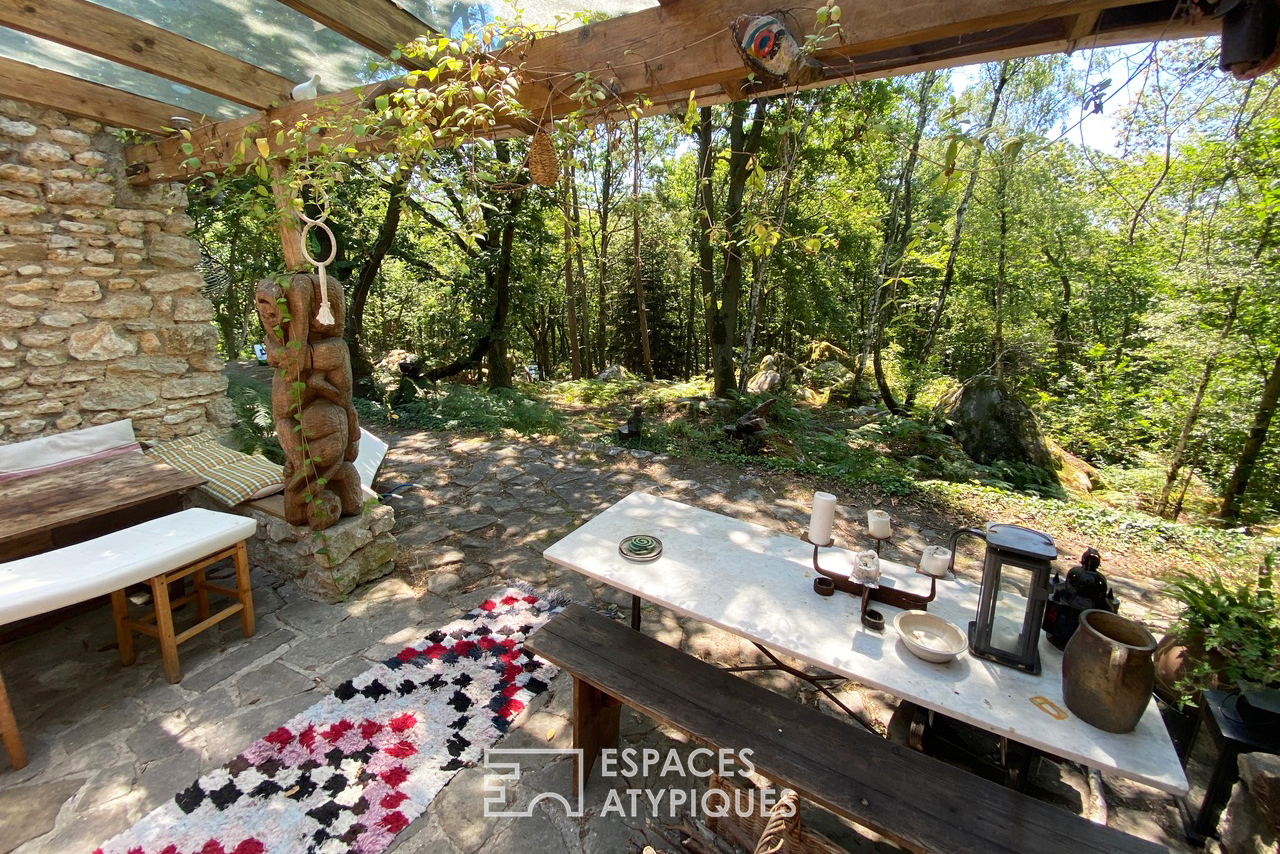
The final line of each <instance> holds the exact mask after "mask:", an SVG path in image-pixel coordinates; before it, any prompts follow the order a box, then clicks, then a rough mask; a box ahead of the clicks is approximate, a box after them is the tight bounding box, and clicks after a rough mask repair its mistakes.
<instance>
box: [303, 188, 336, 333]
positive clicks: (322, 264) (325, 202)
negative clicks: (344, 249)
mask: <svg viewBox="0 0 1280 854" xmlns="http://www.w3.org/2000/svg"><path fill="white" fill-rule="evenodd" d="M316 195H317V196H318V198H319V199H320V201H319V205H320V216H318V217H316V218H315V219H312V218H311V217H309V216H307V214H306V212H305V211H299V212H298V216H299V217H301V218H302V221H303V222H305V223H306V225H304V226H303V227H302V235H301V236H300V237H299V238H298V239H299V242H300V243H301V244H302V257H303V258H305V259H306V260H307V263H309V264H312V265H314V266H315V268H316V274H317V275H318V276H319V278H320V310H319V311H318V312H316V320H318V321H320V322H321V323H323V324H325V325H328V324H331V323H333V309H332V308H330V306H329V272H328V267H329V265H330V264H332V263H333V259H334V258H336V257H338V241H337V239H336V238H334V236H333V231H331V230H330V229H329V226H328V225H327V224H325V220H326V219H328V218H329V196H328V194H327V193H325V192H324V191H323V190H321V189H318V188H317V189H316ZM312 229H319V230H320V231H322V232H324V235H325V237H326V238H328V240H329V257H328V258H325V259H324V260H323V261H319V260H317V259H315V258H313V257H311V250H310V249H308V248H307V237H308V236H309V235H310V234H311V231H312Z"/></svg>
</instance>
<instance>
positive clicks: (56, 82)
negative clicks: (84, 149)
mask: <svg viewBox="0 0 1280 854" xmlns="http://www.w3.org/2000/svg"><path fill="white" fill-rule="evenodd" d="M0 97H5V98H12V99H14V100H17V101H26V102H27V103H30V104H35V105H36V106H39V107H46V108H48V109H51V110H58V111H59V112H63V113H68V114H70V115H73V116H83V117H85V118H89V119H94V120H95V121H99V122H102V123H104V124H108V125H112V126H114V127H126V128H133V129H134V130H141V131H146V132H148V133H156V134H168V133H172V132H173V127H174V125H176V124H178V123H179V122H178V121H176V119H185V120H186V121H188V122H190V123H191V124H192V125H200V124H203V123H204V122H205V121H207V119H206V118H205V117H204V116H203V115H201V114H200V113H194V112H192V111H190V110H185V109H183V108H182V107H176V106H174V105H173V104H166V103H164V102H162V101H153V100H151V99H150V98H144V97H142V96H141V95H134V94H132V93H130V92H123V91H121V90H119V89H112V88H111V87H109V86H103V85H101V84H99V83H89V82H87V81H85V80H80V79H79V78H76V77H71V76H69V75H66V74H59V73H58V72H56V71H48V70H46V69H44V68H37V67H36V66H34V65H27V64H26V63H25V62H18V61H17V60H13V59H6V58H3V57H0Z"/></svg>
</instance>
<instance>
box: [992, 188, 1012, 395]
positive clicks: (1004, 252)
mask: <svg viewBox="0 0 1280 854" xmlns="http://www.w3.org/2000/svg"><path fill="white" fill-rule="evenodd" d="M1007 185H1008V177H1007V175H1006V174H1005V170H1004V168H1003V167H1001V169H1000V183H999V185H998V187H997V188H996V189H997V194H998V196H999V198H1000V248H999V250H998V251H997V253H996V293H995V300H994V302H995V312H996V324H995V325H996V328H995V333H994V335H993V336H992V349H994V350H995V371H996V379H998V380H1003V379H1004V289H1005V283H1006V282H1007V276H1008V263H1009V248H1008V242H1009V209H1008V206H1007V205H1006V204H1005V201H1006V199H1005V190H1006V189H1007Z"/></svg>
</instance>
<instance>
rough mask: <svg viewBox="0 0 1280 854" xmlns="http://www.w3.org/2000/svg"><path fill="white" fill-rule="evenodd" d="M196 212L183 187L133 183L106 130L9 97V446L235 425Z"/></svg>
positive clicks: (1, 314) (4, 193) (1, 331)
mask: <svg viewBox="0 0 1280 854" xmlns="http://www.w3.org/2000/svg"><path fill="white" fill-rule="evenodd" d="M186 204H187V196H186V190H185V188H184V187H182V186H181V185H178V184H171V185H157V186H152V187H139V188H134V187H131V186H129V185H128V183H127V181H126V180H125V177H124V156H123V145H122V144H121V143H120V142H119V141H118V140H117V139H116V138H115V137H114V136H113V135H112V134H111V133H110V132H109V131H108V130H107V129H105V128H103V127H102V126H101V125H99V124H98V123H96V122H93V121H89V120H87V119H70V118H68V117H66V116H64V115H62V114H61V113H58V112H54V111H52V110H44V109H41V108H39V107H33V106H30V105H28V104H23V103H18V102H14V101H6V100H0V443H3V442H12V441H17V440H20V439H25V438H31V437H34V436H39V435H42V434H48V433H58V432H62V431H65V430H72V429H75V428H77V427H81V426H88V425H90V424H105V423H107V422H111V421H117V420H120V419H122V418H132V419H133V424H134V430H135V432H136V433H137V435H138V437H139V438H140V439H167V438H172V437H175V436H185V435H190V434H193V433H199V432H201V431H202V430H205V429H207V428H209V427H210V426H212V427H215V428H223V427H227V426H229V425H230V424H231V422H232V418H233V414H232V411H231V404H230V402H229V401H228V400H227V399H226V397H225V395H224V392H225V390H226V387H227V380H226V377H224V376H223V374H222V366H223V363H222V359H221V358H219V356H218V349H217V345H218V337H217V333H216V331H215V330H214V328H213V327H212V325H210V322H209V321H210V320H211V319H212V317H213V308H212V306H211V305H210V304H209V301H208V300H207V299H205V298H204V297H203V296H202V295H201V294H200V291H199V288H200V286H201V284H202V279H201V277H200V275H199V273H197V272H196V271H195V265H196V263H197V262H198V261H199V250H198V248H197V245H196V243H195V241H194V240H192V239H191V238H190V237H189V236H188V232H189V231H190V230H191V226H192V222H191V219H190V218H189V217H188V216H187V215H186Z"/></svg>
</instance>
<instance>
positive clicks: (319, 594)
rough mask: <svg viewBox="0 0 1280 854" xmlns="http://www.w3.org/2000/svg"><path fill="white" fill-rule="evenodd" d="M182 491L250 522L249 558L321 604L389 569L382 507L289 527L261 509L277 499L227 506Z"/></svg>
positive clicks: (392, 549)
mask: <svg viewBox="0 0 1280 854" xmlns="http://www.w3.org/2000/svg"><path fill="white" fill-rule="evenodd" d="M187 495H188V501H189V502H190V503H191V504H193V505H195V506H201V507H208V508H209V509H211V510H219V511H221V512H223V513H227V512H232V513H239V514H240V515H242V516H248V517H250V518H252V519H254V520H256V521H257V523H258V530H257V532H255V533H254V535H253V537H251V538H250V540H249V562H250V563H251V564H253V565H254V566H260V567H262V568H263V569H265V570H267V571H268V572H270V573H271V574H273V575H278V576H281V577H282V578H287V579H289V580H290V581H292V582H294V583H295V584H297V585H298V588H299V589H301V590H302V592H304V593H306V594H307V595H308V596H310V597H312V598H314V599H319V600H320V601H322V602H338V601H341V600H342V599H345V598H346V596H347V594H349V593H350V592H351V591H352V590H354V589H355V588H356V587H358V586H359V585H361V584H364V583H365V582H366V581H372V580H373V579H375V578H381V577H382V576H384V575H386V574H388V573H389V572H391V571H392V570H393V569H395V566H396V551H397V549H398V548H399V546H398V544H397V543H396V538H395V537H394V536H393V535H392V534H391V528H392V526H394V525H395V521H396V517H395V512H394V511H393V510H392V509H391V508H390V507H388V506H387V505H377V506H374V507H370V508H369V509H368V510H366V511H365V512H364V513H362V514H360V515H359V516H345V517H343V518H342V519H340V520H339V521H338V522H337V523H336V524H335V525H333V526H332V527H330V528H328V529H326V530H324V531H320V532H314V531H312V530H311V529H310V528H305V527H298V526H295V525H290V524H289V523H288V522H286V521H285V520H284V519H283V518H281V516H280V514H279V512H272V510H271V509H267V508H273V509H275V508H276V505H279V500H278V498H277V500H276V501H275V502H273V501H272V499H266V500H264V501H261V502H251V503H249V504H241V505H239V506H237V507H236V508H235V509H234V510H228V509H227V506H226V505H225V504H222V503H221V502H219V501H216V500H215V499H213V498H211V497H209V496H208V495H206V494H205V493H204V492H203V491H201V490H199V489H193V490H191V491H190V492H189V493H187Z"/></svg>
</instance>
